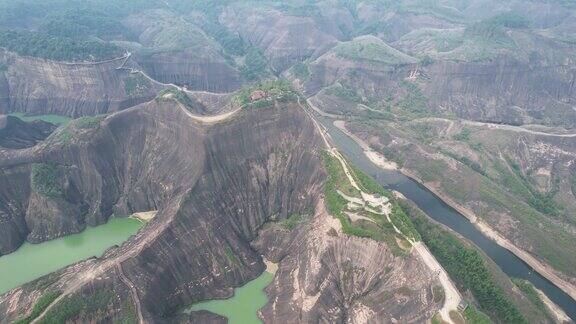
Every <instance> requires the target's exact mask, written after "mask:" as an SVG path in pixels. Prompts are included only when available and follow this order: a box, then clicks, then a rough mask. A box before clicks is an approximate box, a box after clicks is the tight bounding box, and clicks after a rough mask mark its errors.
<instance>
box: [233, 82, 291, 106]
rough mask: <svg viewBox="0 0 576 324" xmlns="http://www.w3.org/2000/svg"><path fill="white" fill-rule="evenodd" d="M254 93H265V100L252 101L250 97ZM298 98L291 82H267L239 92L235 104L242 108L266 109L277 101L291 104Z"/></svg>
mask: <svg viewBox="0 0 576 324" xmlns="http://www.w3.org/2000/svg"><path fill="white" fill-rule="evenodd" d="M254 91H263V92H264V94H265V96H264V98H261V99H257V100H254V101H252V100H251V98H250V96H251V95H252V93H254ZM297 98H298V93H297V92H296V91H295V90H294V89H293V88H292V85H291V84H290V82H288V81H287V80H284V79H279V80H273V81H267V82H264V83H259V84H257V85H254V86H251V87H245V88H243V89H241V90H240V91H238V93H237V94H236V95H235V97H234V102H235V104H237V105H238V106H240V107H242V108H266V107H270V106H272V104H273V103H274V102H276V101H279V102H289V101H294V100H296V99H297Z"/></svg>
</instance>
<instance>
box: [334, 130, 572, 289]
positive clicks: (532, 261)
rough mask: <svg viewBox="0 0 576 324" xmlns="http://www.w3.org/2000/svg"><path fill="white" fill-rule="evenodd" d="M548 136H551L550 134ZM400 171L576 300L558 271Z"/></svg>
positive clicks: (405, 171)
mask: <svg viewBox="0 0 576 324" xmlns="http://www.w3.org/2000/svg"><path fill="white" fill-rule="evenodd" d="M335 125H336V126H337V127H338V128H339V129H341V130H343V132H344V133H345V134H346V135H348V134H351V133H350V132H349V131H348V130H347V129H346V127H345V123H344V122H343V121H341V122H339V123H338V124H336V122H335ZM344 130H345V131H344ZM524 130H526V129H524ZM526 131H527V130H526ZM544 134H547V133H544ZM548 135H550V134H548ZM551 136H553V135H551ZM351 138H352V139H353V140H354V141H356V142H357V143H358V144H359V145H360V146H361V147H362V148H363V149H364V148H366V147H368V144H366V143H365V142H364V141H363V140H362V139H360V138H358V137H357V136H355V135H353V134H352V136H351ZM365 153H366V152H365ZM367 156H368V155H367ZM371 161H372V162H374V161H373V160H372V159H371ZM374 164H376V165H378V166H380V167H382V166H381V165H380V164H378V163H374ZM384 169H388V168H386V167H384ZM399 171H400V172H401V173H402V174H404V175H405V176H407V177H409V178H411V179H413V180H414V181H416V182H418V183H419V184H421V185H423V186H424V187H426V189H428V190H429V191H430V192H432V193H433V194H434V195H436V196H437V197H438V198H440V199H441V200H442V201H443V202H445V203H446V204H447V205H449V206H450V207H452V208H454V209H455V210H456V211H458V212H459V213H460V214H462V215H463V216H464V217H466V218H467V219H468V220H469V221H470V222H471V223H472V224H474V226H475V227H476V228H477V229H478V230H479V231H480V232H481V233H482V234H483V235H484V236H486V237H488V238H491V239H492V240H493V241H495V242H496V243H497V244H498V245H500V246H501V247H503V248H505V249H507V250H508V251H510V252H512V253H513V254H514V255H516V256H517V257H518V258H520V259H521V260H522V261H524V262H526V263H527V264H528V265H529V266H530V267H531V268H533V269H534V270H535V271H537V272H538V273H539V274H540V275H542V276H543V277H545V278H546V279H548V280H550V281H551V282H552V283H553V284H554V285H555V286H556V287H558V288H560V289H561V290H562V291H564V292H565V293H566V294H568V295H569V296H570V297H572V299H574V300H576V286H574V285H573V284H571V283H570V282H568V281H566V280H564V279H562V278H561V277H560V276H559V275H558V274H557V273H556V270H554V269H552V268H551V267H550V266H549V265H548V264H546V263H543V262H541V261H540V260H538V259H536V258H535V257H534V256H532V255H531V254H530V253H528V252H526V251H524V250H523V249H521V248H519V247H517V246H516V245H514V244H513V243H512V242H510V241H509V240H508V239H506V238H505V237H503V236H502V235H501V234H500V233H499V232H497V231H496V230H494V229H493V228H492V227H490V226H489V225H488V224H486V223H485V222H483V221H482V220H480V219H479V218H478V217H477V216H476V214H475V213H474V212H473V211H471V210H470V209H468V208H466V207H465V206H462V205H460V204H459V203H457V202H456V201H454V200H453V199H451V198H450V197H448V196H447V195H445V194H444V193H443V192H440V191H439V190H437V189H436V188H435V187H433V186H431V185H430V184H427V183H426V182H424V181H423V180H422V179H420V178H419V177H418V176H417V175H415V174H413V173H412V172H411V171H410V170H407V169H405V168H401V169H399Z"/></svg>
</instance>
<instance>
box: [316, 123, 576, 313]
mask: <svg viewBox="0 0 576 324" xmlns="http://www.w3.org/2000/svg"><path fill="white" fill-rule="evenodd" d="M316 119H317V120H318V121H320V122H321V123H322V125H324V127H326V129H327V130H328V133H329V134H330V136H331V137H332V140H333V142H334V145H336V147H337V148H338V149H339V150H340V151H341V152H342V154H344V155H345V156H346V157H347V158H348V160H349V161H350V162H352V163H353V164H354V165H355V166H356V167H358V168H360V169H361V170H362V171H364V172H366V173H368V174H370V175H371V176H372V177H374V178H375V179H376V180H377V181H378V182H379V183H380V184H382V185H383V186H385V187H386V188H388V189H392V190H396V191H398V192H400V193H402V194H403V195H404V196H406V198H408V199H410V200H412V201H413V202H414V203H416V205H418V207H420V209H422V210H423V211H424V212H426V213H427V214H428V215H429V216H430V217H432V218H433V219H435V220H436V221H438V222H440V223H442V224H444V225H446V226H448V227H450V228H451V229H453V230H454V231H456V232H458V233H459V234H460V235H462V236H464V237H465V238H467V239H469V240H470V241H472V242H474V244H476V245H477V246H478V247H479V248H480V249H482V250H483V251H484V252H485V253H486V254H487V255H488V256H489V257H490V258H491V259H492V260H494V262H496V263H497V264H498V266H499V267H500V268H501V269H502V270H503V271H504V272H505V273H506V274H507V275H508V276H510V277H516V278H522V279H526V280H528V281H530V282H531V283H532V284H533V285H534V286H535V287H536V288H538V289H540V290H542V291H543V292H544V293H545V294H546V295H547V296H548V297H549V298H550V299H551V300H552V301H553V302H555V303H556V304H557V305H558V306H560V308H562V309H563V310H564V312H566V314H567V315H568V316H570V317H571V318H572V319H573V320H574V319H576V301H574V299H572V298H571V297H570V296H568V295H567V294H566V293H564V292H563V291H562V290H561V289H559V288H558V287H556V286H555V285H554V284H552V283H551V282H550V281H548V280H547V279H546V278H544V277H542V276H541V275H540V274H538V273H537V272H536V271H534V270H533V269H532V268H531V267H530V266H528V265H527V264H526V263H524V261H522V260H521V259H520V258H518V257H517V256H516V255H514V254H513V253H512V252H510V251H508V250H506V249H505V248H503V247H501V246H499V245H498V244H496V243H495V242H494V241H492V240H491V239H489V238H487V237H486V236H484V235H483V234H482V233H481V232H480V231H479V230H477V229H476V227H474V225H473V224H472V223H471V222H469V221H468V219H466V218H465V217H464V216H463V215H461V214H460V213H459V212H457V211H456V210H454V209H453V208H452V207H450V206H448V205H447V204H446V203H444V202H443V201H442V200H441V199H440V198H438V197H437V196H436V195H434V194H433V193H432V192H430V191H429V190H428V189H426V188H424V187H423V186H421V185H420V184H418V183H417V182H415V181H414V180H412V179H410V178H408V177H407V176H405V175H403V174H402V173H400V172H399V171H394V170H383V169H381V168H379V167H378V166H376V165H374V164H373V163H372V162H371V161H370V160H368V158H367V157H366V156H365V155H364V152H363V151H362V148H361V147H360V146H359V145H358V144H357V143H356V142H355V141H354V140H352V139H351V138H349V137H348V136H347V135H346V134H344V133H343V132H342V131H340V130H339V129H338V128H337V127H335V126H334V125H333V124H332V122H333V120H332V119H330V118H326V117H321V116H318V115H316Z"/></svg>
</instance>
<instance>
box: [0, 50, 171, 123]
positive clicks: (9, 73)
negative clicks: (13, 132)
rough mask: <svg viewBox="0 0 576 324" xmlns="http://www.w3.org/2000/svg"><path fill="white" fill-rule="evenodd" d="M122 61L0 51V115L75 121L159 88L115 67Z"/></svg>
mask: <svg viewBox="0 0 576 324" xmlns="http://www.w3.org/2000/svg"><path fill="white" fill-rule="evenodd" d="M125 60H126V58H118V59H114V60H110V61H106V62H101V63H64V62H56V61H49V60H42V59H36V58H28V57H21V56H18V55H15V54H12V53H7V52H1V53H0V63H3V66H5V68H4V69H3V70H2V71H0V112H2V113H7V112H24V113H27V114H32V115H37V114H57V115H66V116H70V117H81V116H86V115H97V114H103V113H108V112H113V111H118V110H121V109H125V108H128V107H131V106H134V105H136V104H138V103H142V102H145V101H147V100H150V99H152V98H153V97H154V95H155V93H156V92H157V91H158V90H159V89H161V87H159V86H158V85H157V84H154V83H153V82H150V81H149V80H147V79H146V78H144V77H142V76H140V75H138V74H131V73H130V72H129V71H128V70H119V69H117V68H118V67H119V66H121V65H122V64H123V63H124V61H125Z"/></svg>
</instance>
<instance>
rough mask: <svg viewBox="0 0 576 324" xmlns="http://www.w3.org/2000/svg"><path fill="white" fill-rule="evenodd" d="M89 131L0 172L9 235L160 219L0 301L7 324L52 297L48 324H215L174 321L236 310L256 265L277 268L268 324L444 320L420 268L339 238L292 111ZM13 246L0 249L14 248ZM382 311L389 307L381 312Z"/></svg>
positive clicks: (184, 117) (155, 117)
mask: <svg viewBox="0 0 576 324" xmlns="http://www.w3.org/2000/svg"><path fill="white" fill-rule="evenodd" d="M90 121H91V122H90V123H88V122H87V120H86V119H79V120H76V121H75V122H73V123H71V124H70V126H69V127H68V128H63V129H61V130H59V131H58V132H56V133H55V134H53V135H52V136H51V137H50V138H48V139H47V140H46V141H44V142H43V143H42V144H40V145H37V146H36V147H34V148H33V149H27V150H20V151H19V152H17V153H15V152H12V153H11V154H13V155H18V156H13V157H12V158H7V157H5V158H3V159H2V161H3V162H2V168H1V170H2V176H3V177H5V179H6V180H7V181H11V182H12V183H16V182H19V185H21V186H22V187H23V188H25V189H26V190H24V191H25V193H23V194H20V195H17V194H16V192H13V191H10V188H7V189H4V192H2V196H1V197H2V199H3V200H2V201H3V202H5V201H12V202H13V203H12V204H11V206H13V205H16V206H20V210H18V211H7V212H5V214H6V213H8V217H9V218H8V219H9V223H10V224H13V225H9V226H2V228H3V229H4V230H5V231H8V230H10V231H12V232H16V233H20V235H21V237H23V236H24V235H26V234H27V235H28V239H31V240H35V241H39V240H42V239H47V238H50V237H55V236H58V235H62V234H66V233H69V232H73V231H76V230H77V229H80V228H81V227H83V226H85V224H97V223H100V222H103V221H105V220H106V219H107V218H108V217H109V216H110V215H111V214H112V213H114V214H116V215H127V214H130V213H132V212H135V211H145V210H158V214H157V215H156V217H155V219H154V220H152V221H151V222H150V223H149V224H148V225H147V226H146V227H144V229H142V230H141V231H140V232H139V233H138V234H136V235H135V236H134V237H133V238H131V239H130V240H129V241H127V242H126V243H125V244H123V245H122V246H120V247H118V248H113V249H110V250H109V251H108V252H107V253H106V254H105V256H103V257H102V258H100V259H91V260H87V261H84V262H80V263H78V264H76V265H73V266H70V267H68V268H65V269H63V270H61V271H59V272H57V273H54V274H51V275H49V276H46V277H44V278H42V279H39V280H37V281H35V282H33V283H30V284H27V285H24V286H23V287H20V288H17V289H14V290H12V291H10V292H8V293H6V294H4V295H3V296H0V313H1V314H3V315H4V317H3V320H4V321H11V320H14V319H16V318H20V317H23V316H27V315H29V314H30V312H31V311H32V307H33V305H34V304H35V303H37V302H38V300H39V298H40V297H41V296H46V295H49V294H53V295H54V296H57V297H55V299H54V301H53V302H52V303H51V305H50V306H49V307H48V308H47V310H46V312H45V313H44V314H42V318H43V319H44V320H56V321H64V320H75V321H97V322H104V321H110V320H122V319H126V318H131V319H133V320H134V319H138V318H142V319H145V320H147V321H150V322H158V323H161V322H176V321H181V322H195V321H200V320H202V321H211V322H220V321H221V320H222V318H221V317H218V316H215V315H212V314H209V313H207V312H194V313H192V314H190V315H181V314H180V313H179V311H180V310H181V309H182V307H184V306H186V305H189V304H190V303H192V302H195V301H199V300H203V299H210V298H224V297H228V296H230V295H231V294H232V287H236V286H240V285H242V284H244V283H245V282H247V281H248V280H250V279H253V278H255V277H256V276H257V275H258V274H259V273H260V272H261V271H262V270H263V269H264V264H263V263H262V259H261V256H260V255H261V254H264V255H266V256H267V257H269V258H271V259H273V260H275V261H280V271H279V273H278V276H277V279H276V281H275V282H276V283H275V284H274V285H273V288H270V290H269V292H268V293H269V294H270V296H271V297H272V299H271V303H270V304H269V305H268V306H267V307H266V308H265V310H264V311H263V313H262V318H263V319H265V320H266V321H270V322H275V321H279V320H282V321H288V322H293V321H294V320H295V319H296V318H295V317H294V315H293V314H294V313H293V312H294V311H296V312H299V313H300V314H301V315H300V316H301V318H302V319H310V320H314V319H326V320H331V321H351V320H353V319H354V318H364V319H372V320H376V321H382V320H384V319H388V318H396V319H399V320H404V319H406V320H424V319H425V318H427V317H430V316H431V314H433V313H434V312H435V311H436V310H437V309H438V308H439V305H438V304H437V303H435V302H433V301H432V300H433V298H432V294H431V287H432V285H433V284H434V280H435V279H433V275H432V274H431V273H430V272H429V270H427V268H425V267H424V266H423V264H422V263H421V261H420V260H418V259H417V258H416V257H415V256H413V255H407V256H394V255H393V254H392V253H391V252H390V250H389V248H387V246H386V244H384V243H377V242H372V241H370V240H368V239H360V238H355V237H349V236H347V235H345V234H343V233H341V232H340V233H339V223H338V221H336V219H335V218H332V217H331V216H329V215H327V214H326V212H325V211H324V207H323V202H322V199H320V196H321V192H322V191H321V189H322V185H323V182H324V179H325V175H326V173H325V171H324V169H323V166H322V163H321V155H320V153H321V150H322V146H321V143H322V142H321V140H320V136H319V135H318V133H317V130H316V128H315V127H314V124H313V122H312V120H311V119H309V117H308V116H307V115H306V114H305V113H304V111H303V110H302V109H301V108H300V107H299V106H298V105H297V104H296V103H276V104H274V105H273V106H272V107H268V108H260V109H258V108H248V109H244V110H243V111H240V112H238V113H236V115H234V116H233V117H232V119H230V120H226V121H222V122H220V123H211V124H204V123H202V122H199V121H198V119H195V118H192V117H190V115H189V112H187V111H186V110H185V109H184V107H183V106H182V105H179V104H177V103H176V102H175V101H174V100H171V99H168V98H164V99H159V100H155V101H152V102H150V103H146V104H143V105H140V106H137V107H134V108H131V109H127V110H124V111H122V112H118V113H115V114H112V115H110V116H108V117H107V118H105V119H103V120H98V122H95V121H94V120H90ZM86 124H88V125H90V127H86V126H85V125H86ZM62 134H67V135H66V136H64V137H63V135H62ZM167 143H170V144H169V145H168V144H167ZM9 154H10V153H9ZM39 166H41V168H40V170H43V171H41V172H40V174H44V175H46V174H48V175H50V174H52V175H53V177H40V178H52V179H56V180H55V181H54V182H52V183H50V182H48V183H44V182H37V181H35V180H34V177H35V176H36V177H38V174H39V170H38V168H39ZM31 206H41V208H32V207H31ZM39 210H42V211H43V212H42V213H41V214H40V212H39ZM311 210H315V211H316V212H315V213H314V216H313V218H312V219H311V220H310V221H309V222H308V223H306V224H305V225H303V226H300V227H298V228H297V229H296V230H294V231H289V232H287V231H283V232H282V233H280V234H279V235H276V234H275V233H277V232H274V231H272V232H271V231H270V229H271V228H272V229H273V228H277V226H276V225H272V226H271V227H267V228H268V230H264V231H261V229H262V228H263V226H264V225H265V224H266V223H270V222H275V221H281V220H284V219H286V218H287V217H288V216H289V215H293V214H309V213H310V211H311ZM330 227H334V228H335V229H334V231H335V232H334V233H335V235H334V233H332V231H330ZM19 231H20V232H19ZM7 234H10V233H7ZM13 236H14V235H13ZM1 237H3V238H4V237H10V236H9V235H5V234H4V233H3V234H2V235H1ZM13 241H17V240H13ZM13 241H12V242H2V243H3V246H4V247H7V248H10V247H14V246H17V244H18V242H16V243H14V242H13ZM320 264H324V266H322V267H320V268H319V266H320ZM415 283H417V284H416V285H415ZM290 296H292V297H290ZM298 296H300V297H298ZM362 296H364V297H362ZM386 296H393V297H394V298H390V299H388V302H387V303H385V304H380V299H381V298H385V297H386ZM386 298H388V297H386ZM79 300H80V301H82V302H81V303H79V302H78V301H79ZM278 301H282V306H278V305H279V303H278ZM284 301H285V303H284ZM71 309H72V310H73V311H70V310H71ZM334 309H338V310H339V311H337V312H334V311H333V310H334Z"/></svg>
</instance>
